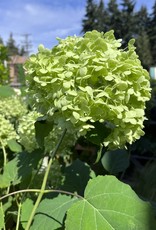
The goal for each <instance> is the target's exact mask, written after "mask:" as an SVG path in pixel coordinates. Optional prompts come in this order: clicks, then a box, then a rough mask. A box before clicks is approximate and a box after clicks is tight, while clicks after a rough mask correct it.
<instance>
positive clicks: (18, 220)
mask: <svg viewBox="0 0 156 230" xmlns="http://www.w3.org/2000/svg"><path fill="white" fill-rule="evenodd" d="M21 208H22V204H21V203H19V205H18V214H17V223H16V230H18V229H19V223H20V214H21Z"/></svg>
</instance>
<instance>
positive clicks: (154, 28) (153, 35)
mask: <svg viewBox="0 0 156 230" xmlns="http://www.w3.org/2000/svg"><path fill="white" fill-rule="evenodd" d="M148 35H149V39H150V45H151V53H152V65H155V66H156V1H155V3H154V6H153V8H152V13H151V15H150V23H149V27H148Z"/></svg>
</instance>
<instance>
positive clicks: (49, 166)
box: [25, 129, 67, 230]
mask: <svg viewBox="0 0 156 230" xmlns="http://www.w3.org/2000/svg"><path fill="white" fill-rule="evenodd" d="M66 131H67V130H66V129H65V130H64V131H63V133H62V135H61V138H60V140H59V142H58V144H57V145H56V148H55V149H54V151H53V152H52V154H51V158H50V160H49V163H48V166H47V169H46V172H45V175H44V178H43V182H42V186H41V189H40V193H39V195H38V197H37V200H36V202H35V205H34V207H33V210H32V212H31V215H30V218H29V220H28V223H27V226H26V229H25V230H29V228H30V226H31V224H32V221H33V218H34V215H35V212H36V209H37V208H38V205H39V203H40V201H41V199H42V196H43V194H44V191H45V187H46V183H47V179H48V175H49V171H50V168H51V164H52V161H53V158H54V157H55V155H56V153H57V151H58V149H59V147H60V145H61V143H62V141H63V138H64V136H65V134H66Z"/></svg>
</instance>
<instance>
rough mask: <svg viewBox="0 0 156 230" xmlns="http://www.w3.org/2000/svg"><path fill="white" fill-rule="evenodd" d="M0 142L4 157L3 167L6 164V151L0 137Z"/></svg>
mask: <svg viewBox="0 0 156 230" xmlns="http://www.w3.org/2000/svg"><path fill="white" fill-rule="evenodd" d="M0 143H1V145H2V151H3V157H4V163H3V167H4V166H5V165H6V163H7V153H6V151H5V148H4V145H3V142H2V140H1V139H0Z"/></svg>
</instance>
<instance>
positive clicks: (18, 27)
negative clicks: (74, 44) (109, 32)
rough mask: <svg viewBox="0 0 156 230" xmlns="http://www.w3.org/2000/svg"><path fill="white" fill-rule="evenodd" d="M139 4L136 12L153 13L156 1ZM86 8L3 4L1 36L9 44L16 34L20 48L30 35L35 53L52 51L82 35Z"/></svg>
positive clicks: (17, 1)
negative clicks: (61, 42)
mask: <svg viewBox="0 0 156 230" xmlns="http://www.w3.org/2000/svg"><path fill="white" fill-rule="evenodd" d="M96 1H98V0H96ZM107 2H108V0H104V3H105V5H107ZM119 2H120V1H119ZM136 2H137V4H136V8H139V7H140V5H145V6H147V8H148V9H149V10H151V9H152V6H153V5H154V2H155V0H136ZM85 5H86V0H0V36H1V37H2V38H3V41H4V43H6V41H7V40H8V38H9V34H10V32H13V37H14V39H15V40H16V44H17V45H21V44H22V43H21V42H22V41H23V39H24V37H23V36H22V35H23V34H30V36H29V40H30V41H31V43H32V48H31V50H32V52H33V53H35V52H36V51H37V47H38V45H39V44H43V45H44V46H45V47H47V48H51V47H53V46H54V45H56V44H57V41H56V37H60V38H65V37H67V36H72V35H75V34H76V35H77V36H79V35H80V31H81V29H82V28H81V22H82V19H83V17H84V14H85Z"/></svg>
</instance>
